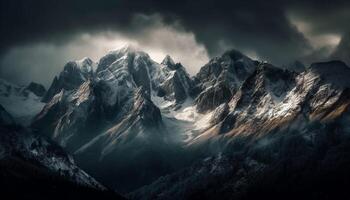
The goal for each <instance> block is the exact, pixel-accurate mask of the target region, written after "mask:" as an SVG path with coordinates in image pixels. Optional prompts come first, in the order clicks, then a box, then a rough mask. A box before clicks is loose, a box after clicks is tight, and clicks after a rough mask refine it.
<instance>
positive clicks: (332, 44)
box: [0, 0, 350, 86]
mask: <svg viewBox="0 0 350 200" xmlns="http://www.w3.org/2000/svg"><path fill="white" fill-rule="evenodd" d="M348 2H349V1H340V0H332V1H329V0H327V1H326V0H317V1H316V0H309V1H307V2H305V1H295V0H294V1H286V0H279V1H277V0H270V1H259V0H245V1H234V0H230V1H222V0H215V1H194V0H178V1H164V0H163V1H161V0H144V1H132V0H99V1H91V0H55V1H54V0H35V1H34V0H6V1H4V0H1V8H0V9H1V10H0V15H1V29H0V34H1V35H0V43H1V46H0V77H1V78H6V79H7V80H9V81H12V82H15V83H19V84H26V83H28V82H29V81H31V80H33V81H36V82H40V83H43V84H45V85H46V86H48V85H49V84H50V82H51V80H52V78H53V77H54V76H55V75H56V74H58V73H59V72H60V71H61V69H62V67H63V65H64V64H65V63H66V62H67V61H70V60H76V59H81V58H83V57H86V56H87V57H90V58H92V59H93V60H95V61H98V59H99V58H100V57H101V56H103V55H104V54H106V53H107V52H108V51H109V50H112V49H117V48H120V47H121V46H123V45H125V44H127V43H132V44H134V45H137V46H139V47H140V48H141V49H143V50H144V51H146V52H147V53H149V54H150V56H151V57H152V58H153V59H154V60H155V61H158V62H160V61H161V60H162V58H163V57H164V56H165V55H166V54H169V55H171V56H172V57H173V58H174V60H175V61H177V62H181V63H183V64H184V65H185V66H186V68H187V69H188V71H189V72H190V73H191V74H195V73H196V72H197V71H198V70H199V68H200V67H201V66H202V65H204V64H205V63H206V62H207V61H208V60H209V59H210V58H212V57H213V56H216V55H220V54H221V53H223V52H224V51H225V50H228V49H231V48H235V49H237V50H240V51H242V52H243V53H245V54H247V55H248V56H250V57H252V58H254V59H259V60H266V61H269V62H272V63H273V64H275V65H282V64H286V63H288V62H291V61H293V60H296V59H299V60H305V62H313V61H318V60H323V59H329V56H330V55H331V54H332V52H334V51H337V54H336V55H349V54H347V53H345V54H344V53H343V52H341V53H338V51H346V50H347V47H349V45H347V44H345V45H344V44H342V45H340V46H341V47H342V48H338V44H339V43H345V42H349V41H350V40H349V39H344V38H347V37H349V36H348V33H349V32H350V26H349V21H350V2H349V3H348ZM342 39H343V40H342ZM332 55H335V54H332Z"/></svg>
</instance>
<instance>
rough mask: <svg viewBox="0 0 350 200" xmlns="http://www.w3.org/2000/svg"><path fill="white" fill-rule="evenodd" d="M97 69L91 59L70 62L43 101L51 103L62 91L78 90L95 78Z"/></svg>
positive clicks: (54, 81)
mask: <svg viewBox="0 0 350 200" xmlns="http://www.w3.org/2000/svg"><path fill="white" fill-rule="evenodd" d="M95 69H96V63H94V62H93V61H92V60H91V59H90V58H83V59H82V60H78V61H71V62H68V63H67V64H66V65H65V66H64V69H63V71H62V72H61V73H60V74H59V76H56V77H55V78H54V80H53V81H52V84H51V86H50V88H49V89H48V91H47V92H46V94H45V96H44V97H43V99H42V101H43V102H45V103H47V102H49V101H50V100H51V99H52V97H53V96H55V95H56V94H57V93H59V92H60V91H61V90H62V89H65V90H74V89H77V88H78V87H79V86H80V85H81V84H82V83H83V82H84V81H86V80H88V79H91V78H93V75H94V70H95Z"/></svg>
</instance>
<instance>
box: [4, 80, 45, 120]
mask: <svg viewBox="0 0 350 200" xmlns="http://www.w3.org/2000/svg"><path fill="white" fill-rule="evenodd" d="M45 91H46V90H45V87H44V86H42V85H40V84H38V83H34V82H31V83H30V84H29V85H28V86H18V85H15V84H12V83H9V82H7V81H5V80H3V79H0V104H1V105H3V106H4V107H5V108H6V110H7V111H8V112H9V113H10V114H11V115H12V116H13V118H14V119H15V120H16V122H18V123H20V124H22V125H25V126H27V125H29V124H30V122H31V120H32V118H33V117H34V116H35V115H36V114H38V113H39V112H40V111H41V109H42V108H43V107H44V105H45V104H44V103H42V102H41V98H42V96H43V95H44V93H45Z"/></svg>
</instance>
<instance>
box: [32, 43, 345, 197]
mask: <svg viewBox="0 0 350 200" xmlns="http://www.w3.org/2000/svg"><path fill="white" fill-rule="evenodd" d="M72 63H73V64H72ZM72 63H69V64H67V65H66V66H65V67H64V70H63V72H62V73H61V74H60V76H59V77H58V78H56V79H57V80H56V82H57V83H58V82H60V81H59V80H65V79H67V80H69V81H68V82H67V83H69V84H68V85H65V84H66V83H65V84H57V83H55V81H54V83H53V84H52V86H51V87H50V89H51V88H53V89H51V91H55V92H51V96H52V97H50V98H48V99H49V100H48V103H47V104H46V105H45V107H44V108H43V109H42V111H41V112H40V113H39V114H38V115H37V116H36V117H35V119H34V121H33V123H32V125H31V127H32V128H33V129H35V130H36V131H37V132H38V133H39V134H44V135H46V136H48V137H50V138H52V139H53V140H54V141H56V142H57V143H58V144H60V145H61V146H63V147H64V148H65V149H66V150H68V151H69V152H71V153H73V154H74V155H75V157H76V159H77V161H78V163H79V164H81V165H82V167H83V168H84V169H86V170H87V171H88V172H90V173H91V174H92V175H94V176H95V177H97V178H99V179H100V180H103V181H104V182H106V183H108V184H109V186H111V187H113V188H115V189H118V190H119V191H123V192H130V191H132V190H135V189H136V188H138V187H141V186H143V185H145V184H150V183H151V182H153V181H155V180H156V179H157V178H159V177H160V176H163V175H166V174H170V175H168V176H165V177H161V178H159V179H158V180H156V181H155V182H154V183H153V184H151V185H150V186H146V187H144V188H142V189H140V190H137V191H136V192H134V193H132V194H131V195H130V197H132V198H137V199H138V198H145V199H157V198H158V199H164V198H169V199H171V198H174V199H181V198H187V199H191V198H192V197H194V196H200V197H203V198H204V197H205V196H209V197H212V198H214V197H215V191H220V195H219V197H222V198H233V197H237V198H238V197H239V198H244V197H245V195H246V193H245V192H246V191H248V190H254V191H255V190H258V189H259V188H258V189H257V187H258V185H256V184H253V183H252V182H254V180H255V179H254V177H255V176H256V175H258V174H261V176H260V175H259V177H260V179H259V180H261V182H262V183H263V184H265V183H266V184H268V185H270V186H271V187H272V186H273V187H275V186H276V185H277V186H278V185H279V184H277V183H276V182H274V180H282V179H283V178H281V177H286V180H287V179H288V180H289V178H290V181H292V180H293V177H290V176H289V175H288V174H293V172H294V170H297V171H298V174H300V175H301V176H302V175H303V174H304V173H306V174H310V175H312V176H319V175H320V176H323V175H324V173H327V171H328V170H336V169H339V170H343V169H345V168H346V167H347V165H346V164H345V165H343V164H342V163H341V162H336V163H337V164H339V166H338V165H337V166H336V167H334V168H333V167H329V166H328V165H329V163H330V162H331V160H333V159H335V157H337V156H339V155H340V154H341V152H342V150H341V149H342V147H344V148H345V147H347V145H348V143H347V142H346V141H347V138H348V134H349V133H350V129H349V127H348V125H347V124H348V123H347V122H348V120H349V113H348V110H349V105H350V93H349V88H350V83H349V79H348V77H350V69H349V68H348V66H346V65H345V64H344V63H343V62H340V61H330V62H324V63H314V64H312V65H311V66H309V67H307V69H305V70H301V69H300V70H299V68H298V70H288V69H281V68H278V67H275V66H273V65H272V64H269V63H265V62H258V61H253V60H252V59H250V58H248V57H247V56H245V55H243V54H242V53H240V52H238V51H235V50H232V51H228V52H226V53H224V54H223V55H222V56H220V57H216V58H214V59H212V60H211V61H210V62H209V63H208V64H206V65H205V66H203V67H202V68H201V70H200V71H199V73H198V74H196V75H195V76H194V77H190V76H189V74H188V73H187V72H186V70H185V67H183V66H182V65H181V64H180V63H175V62H174V61H173V59H171V57H170V56H166V58H165V59H164V60H163V61H162V63H161V64H158V63H156V62H155V61H153V60H152V59H151V58H150V57H149V55H148V54H147V53H145V52H143V51H141V50H139V49H137V48H135V47H132V46H127V47H124V48H122V49H119V50H116V51H111V52H109V53H108V54H107V55H106V56H104V57H102V58H101V59H100V61H99V62H98V64H96V65H93V64H92V63H93V62H85V64H77V63H78V62H72ZM74 63H76V64H74ZM80 63H84V62H80ZM89 63H90V64H89ZM92 65H93V66H96V67H91V68H89V67H85V68H84V67H83V68H82V67H77V66H92ZM72 66H73V67H72ZM74 66H75V67H74ZM95 68H96V70H93V69H95ZM75 79H76V80H75ZM62 83H63V82H62ZM57 85H58V86H57ZM50 89H49V91H50ZM49 93H50V92H48V93H47V94H49ZM49 96H50V95H49ZM330 140H331V141H332V142H329V141H330ZM332 149H335V150H334V152H333V151H332ZM344 152H347V151H345V150H344ZM304 153H305V154H304ZM304 155H305V157H303V156H304ZM172 157H174V158H176V161H174V159H169V158H172ZM341 157H342V156H341ZM318 158H320V159H318ZM342 160H346V162H347V159H342ZM294 162H297V163H300V166H294V165H293V166H292V167H290V168H288V169H285V168H283V167H281V165H280V164H281V163H283V164H282V165H290V164H292V163H294ZM310 163H312V164H310ZM318 165H322V166H323V168H322V169H320V171H317V172H315V173H309V171H304V170H308V169H309V167H312V168H313V167H315V166H318ZM274 170H277V171H279V172H280V173H277V174H278V175H276V177H275V178H276V179H274V180H272V179H267V181H268V182H264V180H263V179H264V177H268V176H270V175H271V173H272V171H274ZM299 172H300V173H299ZM336 175H337V176H338V175H339V177H341V173H340V174H336ZM345 175H346V174H345ZM217 180H222V181H223V183H225V186H224V187H223V188H218V185H220V186H222V184H217V183H218V182H217ZM310 180H312V179H310ZM310 180H309V179H305V183H307V184H306V185H308V186H305V187H311V186H310V184H311V183H310V184H309V181H310ZM270 181H271V182H270ZM322 181H325V182H326V179H322ZM201 183H203V184H201ZM332 183H333V182H332ZM311 185H312V184H311ZM326 185H327V184H325V185H324V186H326ZM181 187H182V188H181ZM210 188H213V189H210ZM265 189H266V188H265ZM282 189H283V188H282ZM296 189H297V190H298V191H299V189H300V188H296ZM311 189H313V188H311ZM201 191H203V194H202V195H201ZM242 192H243V193H242ZM269 194H270V193H269ZM298 194H299V193H298ZM316 195H317V194H316Z"/></svg>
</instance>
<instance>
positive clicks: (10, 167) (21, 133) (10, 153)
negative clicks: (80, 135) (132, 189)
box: [0, 105, 120, 198]
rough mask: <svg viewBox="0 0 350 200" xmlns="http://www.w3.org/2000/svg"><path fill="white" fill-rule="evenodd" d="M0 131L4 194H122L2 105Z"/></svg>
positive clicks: (20, 195)
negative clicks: (36, 132) (18, 119)
mask: <svg viewBox="0 0 350 200" xmlns="http://www.w3.org/2000/svg"><path fill="white" fill-rule="evenodd" d="M0 131H1V135H0V169H1V171H2V172H3V173H2V174H1V175H0V176H1V181H0V185H1V188H2V189H6V190H4V191H3V192H4V194H8V195H11V197H13V198H16V197H25V196H26V195H29V196H32V197H38V198H39V197H40V195H39V194H40V191H41V195H52V194H54V193H55V190H61V192H64V191H66V192H67V194H66V195H69V194H70V195H73V196H76V195H78V194H80V195H86V194H89V193H90V194H91V195H94V196H95V195H97V194H100V195H101V196H104V197H106V196H110V197H113V196H114V197H116V198H120V197H118V196H116V195H114V194H113V192H108V189H107V188H106V187H105V186H103V185H101V184H100V183H99V182H97V181H96V180H95V179H94V178H92V177H91V176H90V175H88V174H87V173H85V172H84V171H83V170H81V169H80V168H79V167H78V166H77V165H76V164H75V162H74V160H73V158H72V156H70V155H68V154H66V153H65V151H64V150H63V149H62V147H60V146H58V145H56V144H54V143H52V142H51V141H50V140H46V139H45V138H44V137H41V136H38V135H35V134H33V133H32V132H31V130H29V129H26V128H23V127H21V126H20V125H18V124H16V123H15V121H14V120H13V118H12V117H11V115H10V114H9V113H7V112H6V110H5V109H4V108H3V107H2V106H1V105H0ZM45 183H47V184H51V185H50V186H48V185H46V186H45ZM25 184H27V185H25ZM36 187H37V188H36ZM51 187H52V188H51ZM53 188H55V189H53ZM74 188H75V190H74ZM43 189H46V190H45V191H42V190H43ZM84 191H85V192H86V193H84ZM57 195H58V196H62V194H57Z"/></svg>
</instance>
